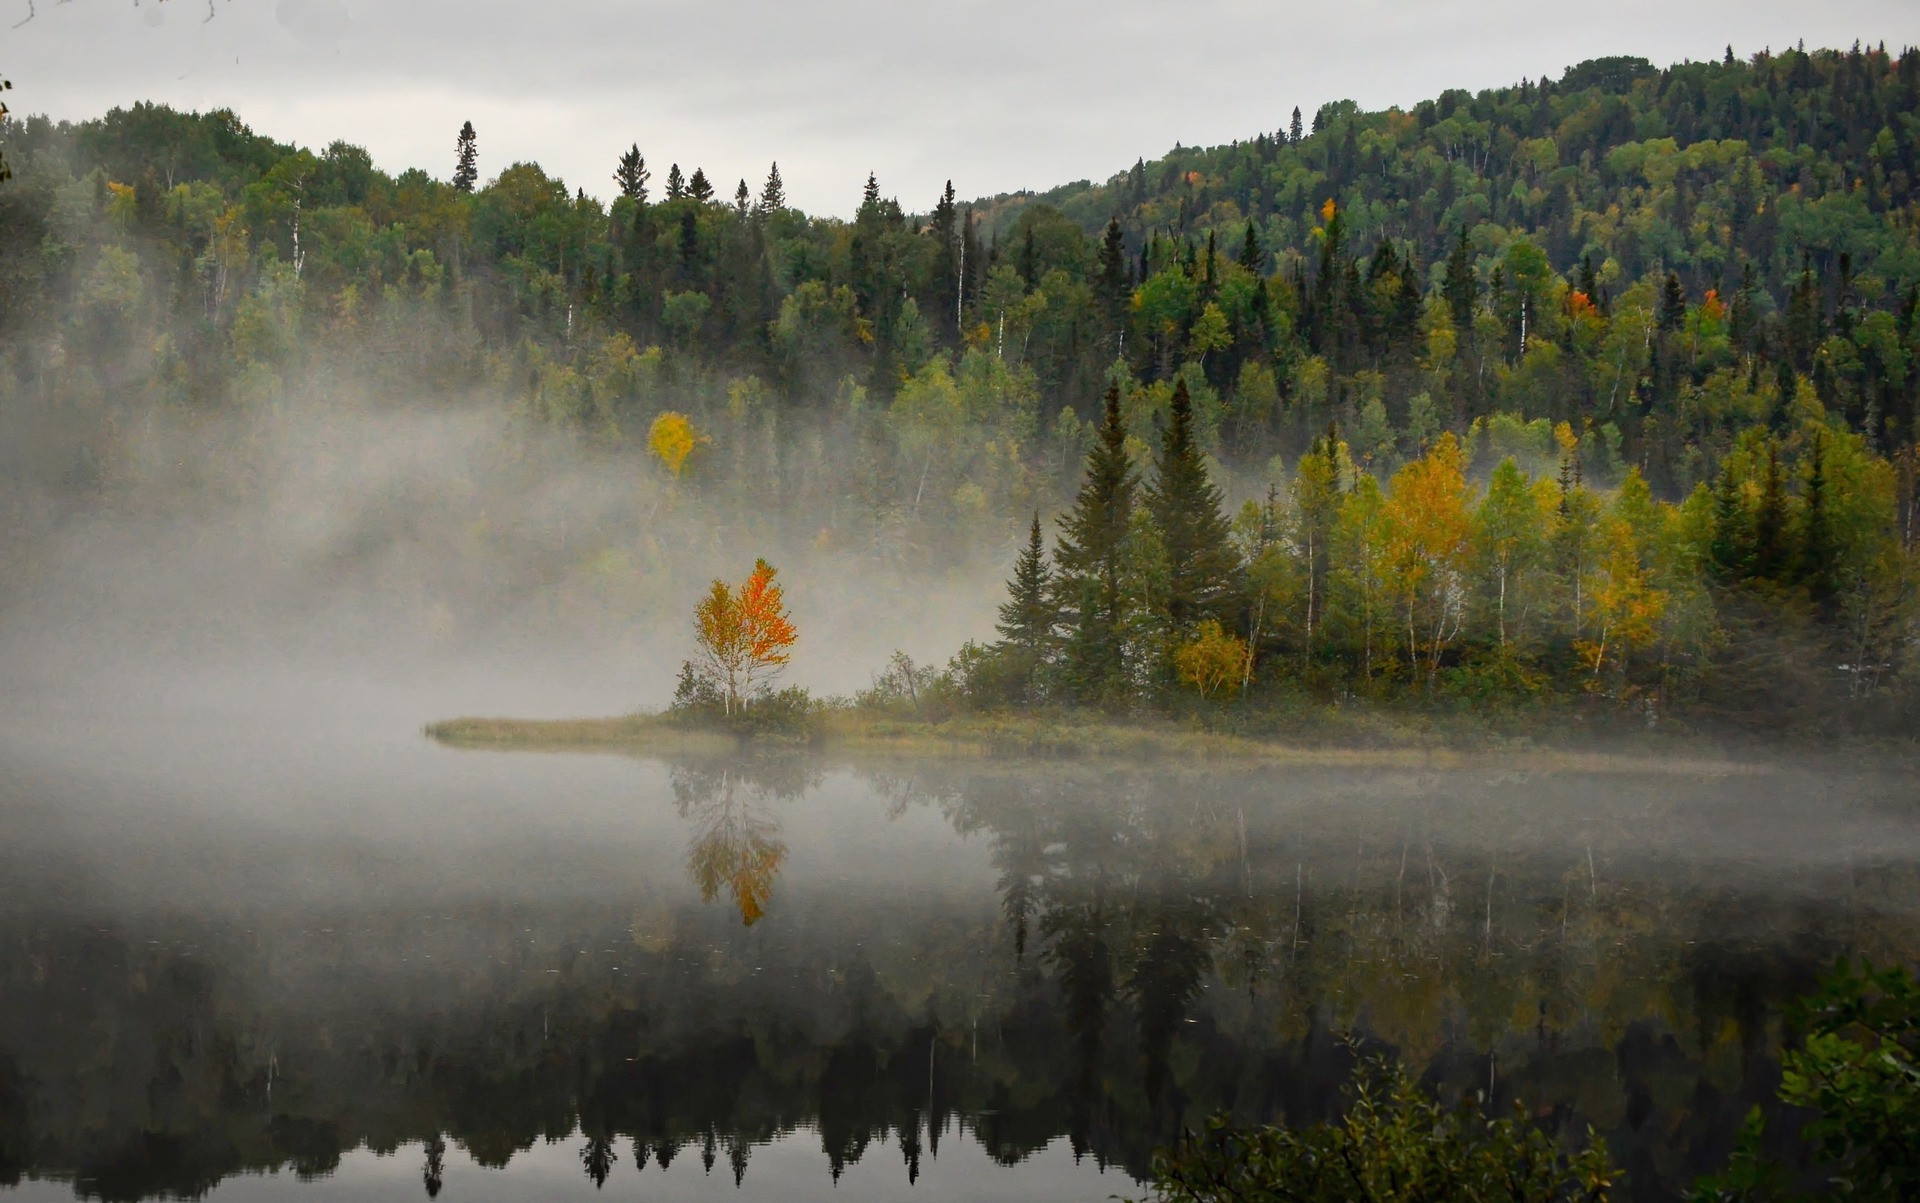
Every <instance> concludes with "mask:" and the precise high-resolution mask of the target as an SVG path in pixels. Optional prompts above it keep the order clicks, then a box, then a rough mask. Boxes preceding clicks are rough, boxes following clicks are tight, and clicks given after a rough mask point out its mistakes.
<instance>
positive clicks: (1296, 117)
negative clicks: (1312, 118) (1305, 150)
mask: <svg viewBox="0 0 1920 1203" xmlns="http://www.w3.org/2000/svg"><path fill="white" fill-rule="evenodd" d="M1287 141H1289V142H1291V143H1293V144H1294V145H1295V146H1298V145H1300V106H1299V105H1297V104H1296V105H1294V106H1293V120H1292V121H1289V122H1288V123H1287Z"/></svg>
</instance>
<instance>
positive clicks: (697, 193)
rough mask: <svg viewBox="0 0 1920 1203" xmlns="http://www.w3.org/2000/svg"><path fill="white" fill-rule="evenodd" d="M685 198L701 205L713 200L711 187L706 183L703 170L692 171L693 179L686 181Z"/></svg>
mask: <svg viewBox="0 0 1920 1203" xmlns="http://www.w3.org/2000/svg"><path fill="white" fill-rule="evenodd" d="M687 196H688V197H689V198H690V199H692V200H697V201H699V202H700V203H701V204H703V205H704V204H706V203H707V202H708V201H710V200H712V199H713V185H712V184H710V183H708V182H707V173H706V171H705V169H703V168H699V167H696V168H694V169H693V177H692V178H691V179H689V180H688V181H687Z"/></svg>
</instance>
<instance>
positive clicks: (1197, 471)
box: [1146, 377, 1240, 635]
mask: <svg viewBox="0 0 1920 1203" xmlns="http://www.w3.org/2000/svg"><path fill="white" fill-rule="evenodd" d="M1157 466H1158V474H1157V475H1156V477H1155V479H1154V482H1153V484H1152V485H1151V486H1150V487H1149V488H1148V489H1147V492H1146V507H1147V514H1148V516H1149V517H1150V518H1151V519H1152V520H1153V525H1154V529H1155V530H1156V531H1157V532H1158V533H1159V535H1160V544H1161V549H1162V551H1163V553H1164V554H1165V556H1166V571H1167V580H1166V596H1165V598H1164V599H1162V612H1161V617H1162V618H1163V619H1164V620H1165V621H1166V622H1167V623H1168V624H1169V625H1170V627H1171V628H1172V630H1173V631H1174V633H1175V634H1177V635H1178V634H1185V633H1186V632H1187V631H1189V630H1190V629H1192V627H1193V626H1194V625H1195V624H1196V623H1198V622H1200V621H1201V620H1202V619H1205V618H1216V619H1217V618H1221V617H1223V616H1224V615H1225V614H1226V611H1227V610H1228V608H1229V607H1230V605H1231V603H1232V600H1233V597H1234V594H1235V591H1236V588H1237V585H1238V578H1239V574H1240V558H1239V556H1238V555H1236V554H1235V552H1234V550H1233V543H1232V540H1231V537H1230V533H1229V529H1228V526H1227V520H1226V517H1225V516H1224V515H1223V514H1221V512H1220V504H1221V497H1220V489H1219V487H1218V486H1216V485H1215V484H1214V483H1213V481H1212V479H1211V478H1210V477H1209V476H1208V475H1207V465H1206V461H1205V460H1204V459H1203V458H1202V456H1201V454H1200V447H1199V444H1198V443H1196V442H1195V441H1194V437H1193V400H1192V397H1191V396H1190V395H1189V394H1188V392H1187V382H1186V378H1185V377H1181V378H1180V379H1178V380H1176V381H1175V382H1174V385H1173V403H1172V406H1171V412H1170V414H1169V421H1168V423H1167V428H1166V430H1165V432H1163V434H1162V435H1161V439H1160V458H1159V463H1158V465H1157Z"/></svg>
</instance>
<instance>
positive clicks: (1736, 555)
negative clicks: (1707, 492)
mask: <svg viewBox="0 0 1920 1203" xmlns="http://www.w3.org/2000/svg"><path fill="white" fill-rule="evenodd" d="M1751 547H1752V540H1751V538H1750V531H1749V529H1748V525H1747V509H1746V505H1745V503H1744V502H1742V500H1741V498H1740V481H1739V479H1738V478H1736V477H1735V476H1734V474H1733V461H1732V460H1727V461H1725V462H1724V463H1722V464H1721V465H1720V474H1719V476H1717V477H1715V478H1714V482H1713V540H1712V542H1711V543H1710V544H1709V546H1708V548H1707V558H1708V560H1710V561H1711V563H1712V566H1713V572H1714V575H1715V576H1716V577H1718V578H1719V579H1720V580H1721V582H1723V583H1727V584H1731V583H1734V582H1737V581H1742V580H1745V579H1746V578H1747V576H1748V573H1749V571H1750V569H1751V566H1752V557H1751V554H1750V549H1751Z"/></svg>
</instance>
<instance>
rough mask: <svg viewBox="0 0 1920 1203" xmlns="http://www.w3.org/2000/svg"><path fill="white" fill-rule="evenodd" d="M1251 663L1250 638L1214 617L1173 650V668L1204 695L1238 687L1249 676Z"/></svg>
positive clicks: (1182, 678)
mask: <svg viewBox="0 0 1920 1203" xmlns="http://www.w3.org/2000/svg"><path fill="white" fill-rule="evenodd" d="M1248 662H1249V656H1248V652H1247V641H1246V640H1244V639H1242V638H1240V637H1239V636H1238V635H1235V634H1233V633H1232V632H1231V631H1228V630H1226V629H1225V628H1223V627H1222V626H1221V625H1220V624H1219V623H1217V622H1215V621H1214V620H1213V619H1211V618H1209V619H1207V620H1205V621H1204V622H1202V623H1201V624H1200V626H1199V628H1198V629H1197V630H1196V631H1195V632H1194V636H1193V638H1192V639H1190V640H1188V641H1187V642H1185V643H1183V644H1181V645H1180V647H1179V648H1177V649H1176V650H1175V651H1174V653H1173V667H1174V671H1175V672H1176V673H1178V674H1179V676H1180V680H1181V681H1183V682H1185V683H1186V684H1188V685H1191V686H1193V688H1194V689H1196V690H1198V691H1199V693H1200V696H1201V697H1203V698H1210V697H1212V696H1213V695H1215V694H1217V693H1225V692H1226V691H1228V690H1229V689H1232V688H1234V687H1236V686H1238V685H1239V684H1240V683H1241V682H1242V681H1243V680H1245V679H1246V677H1247V676H1248V675H1249V674H1248V671H1247V666H1248Z"/></svg>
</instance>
